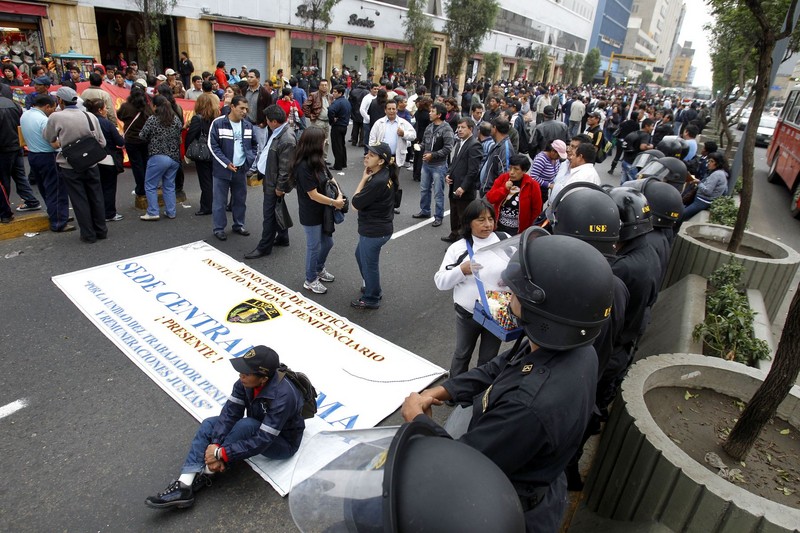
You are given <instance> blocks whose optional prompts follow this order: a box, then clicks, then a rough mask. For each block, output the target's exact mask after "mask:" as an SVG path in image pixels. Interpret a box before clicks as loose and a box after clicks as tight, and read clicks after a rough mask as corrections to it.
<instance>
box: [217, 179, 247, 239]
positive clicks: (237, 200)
mask: <svg viewBox="0 0 800 533" xmlns="http://www.w3.org/2000/svg"><path fill="white" fill-rule="evenodd" d="M225 172H230V171H225ZM230 174H231V179H229V180H227V179H223V178H218V177H216V176H215V177H213V178H212V184H213V187H214V192H213V193H212V195H211V196H212V198H211V219H212V220H211V222H212V224H213V230H214V233H217V232H218V231H224V230H225V226H227V225H228V215H227V213H226V212H225V207H226V206H227V205H228V191H230V193H231V215H233V223H232V226H233V229H240V228H243V227H244V217H245V213H246V212H247V205H246V201H247V178H246V174H247V169H245V168H244V166H241V167H239V170H238V171H237V172H236V173H235V174H234V173H233V172H230Z"/></svg>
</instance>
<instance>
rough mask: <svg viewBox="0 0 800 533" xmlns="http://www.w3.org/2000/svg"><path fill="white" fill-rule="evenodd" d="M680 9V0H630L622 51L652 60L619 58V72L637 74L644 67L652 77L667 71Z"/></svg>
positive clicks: (677, 32)
mask: <svg viewBox="0 0 800 533" xmlns="http://www.w3.org/2000/svg"><path fill="white" fill-rule="evenodd" d="M684 10H685V8H684V5H683V1H682V0H634V2H633V5H632V6H631V16H630V20H629V23H628V32H627V35H626V37H625V45H624V47H623V50H624V52H623V53H624V54H625V55H631V56H638V57H648V58H650V59H652V60H653V61H652V62H636V61H621V62H620V64H619V67H618V68H619V71H620V72H622V73H624V75H625V76H627V77H637V76H638V75H640V74H641V73H642V72H643V71H644V69H648V70H651V71H653V73H654V74H655V75H656V76H658V75H660V74H662V73H667V72H668V71H667V65H668V63H669V61H670V58H671V56H672V50H673V44H674V43H675V42H676V39H677V38H678V35H680V31H681V25H682V23H683V15H682V13H683V12H684Z"/></svg>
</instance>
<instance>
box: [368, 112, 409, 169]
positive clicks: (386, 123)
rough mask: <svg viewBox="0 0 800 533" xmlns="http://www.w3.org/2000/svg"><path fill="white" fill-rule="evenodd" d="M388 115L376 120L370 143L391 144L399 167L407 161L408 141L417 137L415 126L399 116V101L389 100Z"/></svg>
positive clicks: (370, 135) (371, 129) (390, 147)
mask: <svg viewBox="0 0 800 533" xmlns="http://www.w3.org/2000/svg"><path fill="white" fill-rule="evenodd" d="M383 109H384V112H385V113H386V116H384V117H382V118H380V119H378V120H376V121H375V124H373V125H372V128H370V132H369V144H370V145H374V144H375V143H381V142H384V143H386V144H388V145H389V149H390V150H391V151H392V155H393V156H394V157H395V162H396V164H397V166H398V167H402V166H403V165H404V164H405V162H406V149H407V147H408V143H409V142H411V141H413V140H414V139H416V138H417V132H416V131H415V130H414V127H413V126H412V125H411V124H410V123H409V122H408V121H407V120H405V119H403V118H400V117H398V116H397V102H395V101H394V100H388V101H387V102H386V105H384V108H383Z"/></svg>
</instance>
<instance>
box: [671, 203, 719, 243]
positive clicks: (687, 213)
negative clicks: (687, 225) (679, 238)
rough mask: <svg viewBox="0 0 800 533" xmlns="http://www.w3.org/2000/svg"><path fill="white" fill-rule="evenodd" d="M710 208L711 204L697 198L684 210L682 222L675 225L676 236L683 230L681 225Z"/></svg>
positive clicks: (679, 221)
mask: <svg viewBox="0 0 800 533" xmlns="http://www.w3.org/2000/svg"><path fill="white" fill-rule="evenodd" d="M710 207H711V204H710V203H707V202H704V201H703V200H701V199H700V198H698V197H697V196H695V197H694V201H693V202H692V203H691V204H689V205H687V206H686V208H685V209H684V210H683V215H682V216H681V218H680V220H678V223H677V224H675V228H674V231H675V234H676V235H677V234H678V230H680V229H681V225H682V224H683V223H684V222H686V221H687V220H689V219H690V218H692V217H693V216H695V215H696V214H697V213H699V212H700V211H705V210H706V209H708V208H710Z"/></svg>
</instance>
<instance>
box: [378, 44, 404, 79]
mask: <svg viewBox="0 0 800 533" xmlns="http://www.w3.org/2000/svg"><path fill="white" fill-rule="evenodd" d="M406 53H407V52H406V51H405V50H393V49H390V48H386V49H384V55H383V72H385V73H387V74H391V73H393V72H403V71H404V70H405V69H406Z"/></svg>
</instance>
